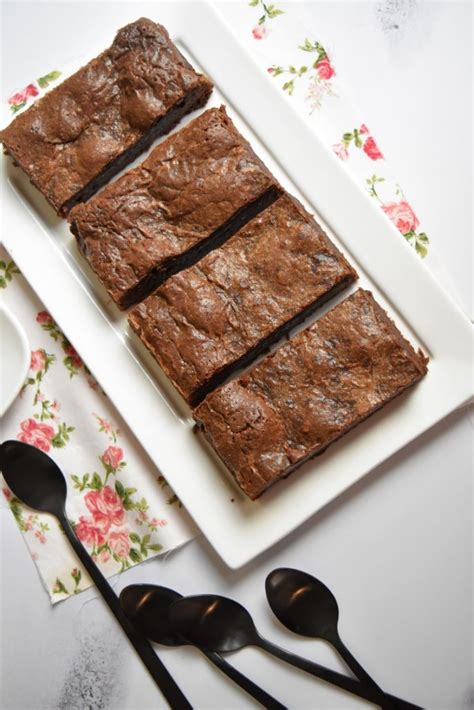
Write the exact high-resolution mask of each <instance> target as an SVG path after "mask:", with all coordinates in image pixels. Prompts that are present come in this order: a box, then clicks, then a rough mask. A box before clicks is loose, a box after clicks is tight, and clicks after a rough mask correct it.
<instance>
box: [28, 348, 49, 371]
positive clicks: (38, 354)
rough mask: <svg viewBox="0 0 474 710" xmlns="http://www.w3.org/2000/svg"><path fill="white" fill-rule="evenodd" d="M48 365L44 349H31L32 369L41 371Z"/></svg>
mask: <svg viewBox="0 0 474 710" xmlns="http://www.w3.org/2000/svg"><path fill="white" fill-rule="evenodd" d="M45 367H46V355H45V353H44V350H32V351H31V362H30V370H33V372H40V371H41V370H44V368H45Z"/></svg>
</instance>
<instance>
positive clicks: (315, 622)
mask: <svg viewBox="0 0 474 710" xmlns="http://www.w3.org/2000/svg"><path fill="white" fill-rule="evenodd" d="M265 591H266V593H267V599H268V603H269V604H270V607H271V609H272V611H273V613H274V614H275V616H276V617H277V619H278V620H279V621H281V623H282V624H283V626H286V628H287V629H289V630H290V631H293V632H294V633H295V634H301V635H302V636H309V637H311V638H321V639H324V640H325V641H328V642H329V643H330V644H331V645H332V646H333V647H334V648H335V649H336V651H337V652H338V653H339V655H340V656H341V658H342V659H343V660H344V661H345V663H346V664H347V665H348V666H349V668H350V669H351V671H352V672H353V673H354V675H356V676H357V678H358V679H359V680H360V683H361V687H363V688H364V689H365V690H366V692H367V693H369V694H370V693H371V694H372V696H373V698H374V699H376V702H377V703H378V704H379V705H380V706H381V707H383V708H391V709H392V708H394V707H395V704H394V703H393V702H390V700H389V699H388V698H387V696H386V694H385V693H384V691H383V690H382V689H381V688H380V687H379V686H378V685H377V683H376V682H375V681H374V680H372V678H371V677H370V676H369V674H368V673H367V672H366V671H365V670H364V669H363V668H362V666H361V665H360V663H359V662H358V661H357V660H356V659H355V658H354V656H353V655H352V653H351V652H350V651H349V650H348V649H347V648H346V646H345V645H344V644H343V642H342V641H341V637H340V636H339V632H338V630H337V622H338V619H339V608H338V606H337V601H336V599H335V597H334V595H333V593H332V592H331V591H330V590H329V589H328V588H327V587H326V586H325V585H324V584H323V583H322V582H320V581H319V579H316V577H313V576H312V575H310V574H307V573H306V572H300V571H299V570H296V569H288V568H280V569H275V570H273V572H270V574H269V575H268V577H267V579H266V581H265Z"/></svg>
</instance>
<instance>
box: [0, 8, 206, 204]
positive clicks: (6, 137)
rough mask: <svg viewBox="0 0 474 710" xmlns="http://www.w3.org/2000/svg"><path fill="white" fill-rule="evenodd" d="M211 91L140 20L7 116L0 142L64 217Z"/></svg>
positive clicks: (158, 30)
mask: <svg viewBox="0 0 474 710" xmlns="http://www.w3.org/2000/svg"><path fill="white" fill-rule="evenodd" d="M211 91H212V84H211V82H210V81H209V80H208V79H207V78H206V77H205V76H203V75H201V74H198V73H196V72H195V71H194V69H193V68H192V66H191V65H190V64H189V62H188V61H187V60H186V59H185V58H184V57H183V56H182V54H181V53H180V52H179V51H178V49H177V48H176V47H175V45H174V44H173V43H172V42H171V40H170V38H169V35H168V33H167V31H166V29H165V28H164V27H162V26H161V25H158V24H156V23H154V22H152V21H151V20H147V19H146V18H141V19H139V20H137V21H136V22H133V23H131V24H130V25H127V26H126V27H123V28H122V29H120V30H119V31H118V33H117V35H116V37H115V39H114V42H113V44H112V45H111V47H109V49H107V50H105V51H104V52H103V53H102V54H100V55H99V56H98V57H96V58H95V59H93V60H92V61H90V62H89V63H88V64H87V65H86V66H85V67H83V68H81V69H79V71H77V72H76V73H75V74H73V75H72V76H71V77H69V78H67V79H65V80H64V81H63V82H62V84H60V85H59V86H57V87H56V88H54V89H52V90H51V91H49V92H48V93H47V94H46V95H45V96H44V97H43V98H41V99H40V100H38V101H37V102H35V103H34V104H33V105H32V106H31V107H30V108H29V109H28V110H27V111H25V112H24V113H22V114H20V115H19V116H18V117H17V118H15V119H14V120H13V121H12V122H11V124H10V125H9V126H8V127H7V128H5V129H4V130H3V131H1V132H0V142H2V143H3V146H4V149H5V151H6V153H8V154H9V155H11V156H12V158H13V159H14V161H15V162H16V163H18V165H19V166H20V167H21V168H22V169H23V170H24V171H25V173H26V174H27V175H28V177H29V178H30V180H31V182H32V183H33V184H34V185H35V186H36V187H37V188H38V189H39V190H40V191H41V192H42V193H43V195H44V196H45V197H46V199H47V200H48V201H49V202H50V204H51V205H52V206H53V207H54V209H55V210H56V211H57V212H58V214H60V215H65V214H66V213H67V212H68V210H69V209H70V208H71V207H72V206H73V205H74V204H76V203H77V202H80V201H81V200H85V199H87V198H88V197H90V195H92V194H93V193H94V192H95V191H96V190H97V189H98V188H99V187H101V185H103V184H104V183H105V182H107V181H108V180H109V179H110V178H111V177H112V176H113V175H114V174H116V173H117V172H118V171H119V170H121V169H122V168H124V167H125V166H126V165H127V164H128V163H129V162H131V161H132V160H134V159H135V158H136V157H137V156H138V155H139V154H140V153H141V152H142V151H144V150H145V149H146V148H148V147H149V145H151V143H152V142H153V140H154V139H155V138H156V137H158V136H159V135H163V134H164V133H167V132H168V131H169V130H171V128H172V127H173V126H174V125H176V123H178V122H179V120H180V119H181V118H182V116H184V115H185V114H186V113H189V112H190V111H192V110H193V109H195V108H198V107H199V106H203V105H204V104H205V103H206V101H207V99H208V97H209V95H210V93H211Z"/></svg>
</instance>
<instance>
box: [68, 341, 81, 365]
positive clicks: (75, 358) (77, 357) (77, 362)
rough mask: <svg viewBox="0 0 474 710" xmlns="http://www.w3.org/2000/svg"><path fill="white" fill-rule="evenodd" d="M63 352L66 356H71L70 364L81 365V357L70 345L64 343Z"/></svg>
mask: <svg viewBox="0 0 474 710" xmlns="http://www.w3.org/2000/svg"><path fill="white" fill-rule="evenodd" d="M64 352H65V353H66V355H67V356H68V357H70V358H71V361H72V364H73V366H74V367H75V368H79V367H81V366H82V358H81V356H80V355H79V354H78V353H77V352H76V350H75V349H74V348H73V346H72V345H66V347H65V348H64Z"/></svg>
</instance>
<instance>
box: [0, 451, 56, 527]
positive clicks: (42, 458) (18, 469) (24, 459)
mask: <svg viewBox="0 0 474 710" xmlns="http://www.w3.org/2000/svg"><path fill="white" fill-rule="evenodd" d="M0 468H1V470H2V473H3V477H4V479H5V481H6V483H7V485H8V487H9V488H10V489H11V490H12V491H13V493H14V494H15V496H16V497H17V498H19V499H20V500H21V501H22V502H23V503H25V505H28V506H29V507H30V508H34V509H35V510H41V511H42V512H43V513H52V514H53V515H56V516H57V517H60V516H62V515H64V509H65V504H66V495H67V486H66V479H65V478H64V476H63V474H62V472H61V470H60V468H59V467H58V466H57V465H56V464H55V462H54V461H53V460H52V459H51V458H50V457H49V456H48V455H47V454H45V453H44V452H43V451H40V450H39V449H37V448H36V447H34V446H30V445H29V444H24V443H23V442H21V441H5V442H4V443H3V444H2V445H1V446H0Z"/></svg>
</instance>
